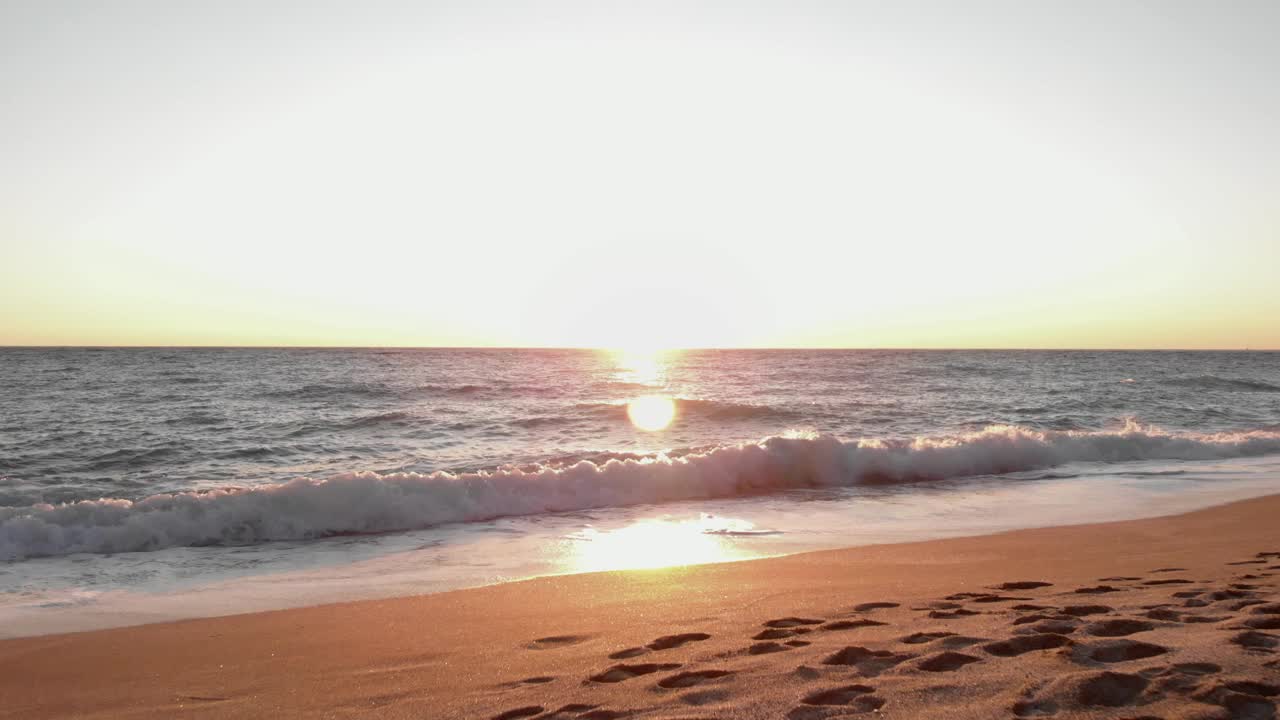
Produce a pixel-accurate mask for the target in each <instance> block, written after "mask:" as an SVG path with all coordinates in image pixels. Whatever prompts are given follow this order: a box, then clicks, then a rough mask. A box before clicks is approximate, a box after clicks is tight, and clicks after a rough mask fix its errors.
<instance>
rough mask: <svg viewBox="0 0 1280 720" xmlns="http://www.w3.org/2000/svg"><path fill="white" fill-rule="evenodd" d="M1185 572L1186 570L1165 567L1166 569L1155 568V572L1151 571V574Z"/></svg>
mask: <svg viewBox="0 0 1280 720" xmlns="http://www.w3.org/2000/svg"><path fill="white" fill-rule="evenodd" d="M1186 571H1187V569H1186V568H1180V567H1167V568H1156V569H1155V570H1152V571H1151V572H1153V573H1166V572H1186Z"/></svg>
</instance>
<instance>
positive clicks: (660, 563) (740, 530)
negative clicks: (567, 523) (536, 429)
mask: <svg viewBox="0 0 1280 720" xmlns="http://www.w3.org/2000/svg"><path fill="white" fill-rule="evenodd" d="M764 534H771V533H770V532H769V531H759V530H756V529H755V528H754V527H753V526H752V525H751V523H748V522H746V521H743V520H725V519H721V518H716V517H712V516H709V515H704V516H703V517H702V518H700V519H698V520H668V519H655V520H641V521H638V522H635V523H632V524H630V525H627V526H625V527H621V528H617V529H614V530H597V529H595V528H591V527H588V528H585V529H583V530H580V531H578V532H575V533H573V534H572V535H569V536H568V538H567V539H568V540H569V543H568V544H567V545H566V552H565V556H564V562H565V564H566V565H567V566H568V571H569V572H595V571H600V570H638V569H644V568H663V567H677V566H680V565H697V564H702V563H716V562H728V561H731V560H746V559H749V558H754V557H760V556H761V555H760V553H757V552H753V551H751V550H750V549H747V548H744V547H742V546H741V545H740V543H739V542H738V540H739V539H740V536H742V535H764Z"/></svg>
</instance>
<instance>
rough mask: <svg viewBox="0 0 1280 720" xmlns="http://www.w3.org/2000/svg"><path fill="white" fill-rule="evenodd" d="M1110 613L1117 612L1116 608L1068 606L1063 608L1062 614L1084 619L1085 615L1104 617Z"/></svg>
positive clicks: (1105, 606) (1106, 606)
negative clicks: (1103, 615)
mask: <svg viewBox="0 0 1280 720" xmlns="http://www.w3.org/2000/svg"><path fill="white" fill-rule="evenodd" d="M1109 612H1115V608H1113V607H1110V606H1108V605H1068V606H1066V607H1064V608H1062V614H1064V615H1074V616H1076V617H1084V616H1085V615H1102V614H1105V613H1109Z"/></svg>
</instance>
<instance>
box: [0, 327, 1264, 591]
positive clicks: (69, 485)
mask: <svg viewBox="0 0 1280 720" xmlns="http://www.w3.org/2000/svg"><path fill="white" fill-rule="evenodd" d="M650 396H657V397H662V398H671V399H672V400H673V401H674V409H675V417H674V420H673V421H672V422H671V424H670V425H669V426H667V427H666V428H665V429H662V430H658V431H646V430H642V429H639V428H637V427H636V426H635V425H634V424H633V423H632V422H631V421H630V419H629V417H628V412H627V409H628V403H630V402H632V401H634V400H635V399H637V398H641V397H650ZM1277 454H1280V353H1267V352H1087V351H892V350H876V351H868V350H849V351H791V350H760V351H752V350H706V351H683V352H664V353H642V352H633V353H628V352H604V351H589V350H468V349H449V350H444V349H439V350H437V349H431V350H428V349H421V350H413V349H350V350H344V349H335V350H329V349H164V348H152V349H97V348H67V349H37V348H8V349H0V568H3V570H0V590H5V591H9V592H16V593H18V595H23V596H32V597H35V596H41V597H43V596H42V595H41V593H43V592H44V591H46V590H48V589H49V588H50V587H53V586H57V587H59V588H63V589H67V588H73V587H75V586H76V582H73V581H71V580H68V579H67V578H68V577H72V576H73V575H74V573H68V572H66V566H65V565H58V564H57V563H58V562H59V561H58V558H65V559H66V560H65V562H77V563H80V565H81V566H84V565H85V563H87V564H88V565H89V566H92V567H93V568H96V569H97V570H98V571H99V572H97V573H88V574H89V575H92V576H93V577H94V578H96V579H94V580H90V581H84V580H81V581H78V582H80V583H81V585H83V586H86V587H87V586H93V585H94V583H95V582H98V580H102V578H106V580H102V582H105V583H107V585H109V586H110V587H112V588H117V589H118V588H120V587H129V585H130V582H131V581H130V580H129V578H143V580H144V581H145V579H146V578H147V577H150V576H149V575H148V573H151V575H155V573H157V572H159V573H160V574H161V575H165V576H166V577H169V576H173V575H179V576H182V577H187V578H190V577H200V576H204V575H208V576H209V577H214V576H217V577H222V576H221V575H219V573H221V572H222V571H223V570H225V569H226V568H227V567H229V566H236V564H237V558H241V559H243V558H245V557H247V556H248V555H253V557H254V563H255V564H259V565H260V564H264V563H265V565H268V566H273V563H274V564H277V565H278V564H280V563H281V562H283V561H282V558H284V557H286V556H287V557H288V558H289V562H287V563H285V564H286V565H288V566H289V567H305V566H308V562H306V561H300V560H299V558H303V557H310V558H313V559H314V556H317V555H319V554H322V555H324V556H325V557H326V558H328V560H326V562H332V561H333V557H334V556H338V557H345V558H346V560H352V559H355V560H359V559H363V558H366V557H368V556H370V555H377V556H379V557H381V556H384V555H386V554H387V553H389V552H399V551H402V550H404V548H405V547H408V546H412V547H415V548H417V547H420V546H421V547H428V546H429V547H432V548H435V549H436V551H437V552H438V553H446V554H447V553H448V552H458V551H460V549H461V548H464V547H468V545H467V542H463V541H462V540H460V539H459V538H463V537H469V538H472V539H475V538H480V537H481V536H480V535H477V534H476V533H481V532H482V531H483V532H485V533H492V532H498V528H506V531H505V532H508V534H510V535H512V536H513V537H514V536H519V537H524V538H533V537H538V538H542V540H541V541H540V542H543V541H546V539H547V538H551V539H552V540H555V541H556V542H569V543H571V544H573V545H574V546H575V547H581V546H583V545H584V544H590V543H592V542H596V543H597V545H596V546H597V547H605V545H603V544H601V543H600V542H599V540H600V536H598V535H591V533H593V532H599V531H600V530H601V528H606V529H610V531H616V530H621V529H624V528H625V526H627V524H628V523H632V522H635V521H637V520H643V519H644V518H653V517H667V516H668V515H670V514H671V513H675V514H676V515H678V516H679V517H682V518H701V519H700V520H698V521H697V522H698V523H700V524H699V525H698V528H699V529H698V532H699V533H700V534H712V535H717V536H719V537H721V538H752V539H750V540H745V539H744V540H741V541H740V542H745V543H750V542H755V543H758V544H760V546H759V547H756V548H754V549H752V550H751V551H750V552H748V553H746V554H747V555H758V554H769V553H774V552H778V551H789V550H792V549H796V548H795V547H792V546H789V545H788V544H787V543H788V542H793V541H796V540H797V538H799V537H801V536H802V535H803V532H809V533H814V532H818V531H817V530H815V529H814V528H812V527H809V528H801V527H800V526H801V525H804V524H805V523H804V522H803V521H796V522H795V525H796V526H795V527H784V526H785V525H786V523H787V521H786V518H789V517H790V518H792V519H793V520H795V517H796V516H795V513H796V512H797V511H798V509H800V508H806V509H805V510H804V511H803V512H804V513H807V514H809V515H810V516H811V517H819V518H822V520H821V523H819V524H822V523H825V524H823V525H822V527H823V528H825V530H822V532H828V531H829V532H828V534H829V535H830V537H827V538H826V539H825V540H823V541H822V542H817V543H808V544H805V543H801V546H802V547H800V549H804V548H807V547H813V546H823V545H833V544H839V543H840V542H842V541H841V540H839V538H843V541H848V540H850V539H851V538H853V534H856V533H857V532H859V531H861V530H865V529H866V528H868V527H871V526H872V525H873V524H874V523H873V519H872V518H871V517H870V516H869V515H867V513H866V512H865V511H866V510H867V509H868V508H871V507H875V503H877V502H884V501H885V498H891V499H892V504H893V507H896V508H898V509H899V510H901V511H902V512H903V513H905V514H903V515H902V517H903V518H908V520H904V521H903V522H904V523H906V524H910V523H912V522H915V523H917V524H919V523H923V522H935V523H936V522H937V517H939V515H938V513H943V512H944V510H940V509H939V508H943V509H945V508H948V507H950V508H952V509H954V510H955V511H956V512H960V511H961V509H962V508H963V507H964V506H965V503H966V502H970V501H974V502H978V501H976V500H974V498H977V497H979V494H974V493H975V492H978V491H975V490H974V488H980V489H981V490H980V496H981V497H984V498H987V499H988V500H990V498H993V497H999V498H1001V499H1000V503H1002V504H1003V503H1009V502H1012V503H1013V504H1012V506H1010V505H1003V507H1004V510H1003V512H1004V513H1006V515H1005V516H1001V515H1000V512H1001V511H1000V510H998V508H997V507H996V506H995V505H992V506H991V507H990V508H987V506H985V505H983V506H982V507H984V508H987V509H984V510H982V511H981V513H987V514H986V515H983V517H986V518H987V519H986V520H974V521H973V523H972V527H970V526H968V525H966V526H965V527H968V528H970V529H972V530H975V531H981V530H983V529H984V528H986V527H992V528H993V527H997V526H1000V527H1003V526H1016V525H1020V524H1027V521H1026V519H1025V518H1024V517H1022V514H1020V510H1019V509H1018V507H1017V504H1018V502H1019V501H1018V500H1017V499H1016V498H1017V497H1024V498H1026V504H1027V507H1031V506H1033V505H1035V502H1034V501H1033V500H1032V497H1033V495H1034V492H1037V491H1039V492H1044V491H1045V488H1048V487H1049V486H1050V485H1047V484H1046V483H1049V484H1052V483H1059V485H1055V486H1054V487H1059V486H1061V483H1064V482H1068V481H1070V482H1076V481H1079V482H1084V481H1085V479H1089V478H1093V479H1094V480H1092V481H1090V482H1092V483H1093V484H1091V485H1090V486H1089V487H1095V488H1110V489H1108V490H1107V492H1121V490H1122V489H1123V491H1124V492H1129V491H1133V492H1145V491H1146V490H1153V489H1155V488H1160V489H1161V491H1162V493H1164V495H1162V497H1163V496H1172V495H1176V494H1177V493H1179V492H1189V490H1188V488H1192V487H1194V488H1196V489H1198V490H1199V491H1203V490H1204V489H1205V488H1208V487H1227V486H1228V485H1229V483H1228V482H1227V481H1226V480H1222V479H1221V478H1224V477H1228V476H1229V477H1232V478H1236V479H1239V477H1240V476H1239V473H1237V472H1236V471H1237V470H1241V471H1242V472H1244V474H1245V475H1248V476H1249V479H1248V482H1249V483H1251V484H1250V486H1249V487H1250V488H1251V490H1250V491H1249V492H1251V493H1253V494H1257V493H1259V492H1263V491H1267V490H1268V489H1269V488H1270V489H1277V488H1280V483H1277V482H1276V481H1275V477H1274V476H1273V475H1270V474H1268V473H1269V472H1270V471H1269V470H1267V471H1266V472H1263V470H1260V469H1259V468H1262V469H1266V468H1269V467H1270V466H1269V465H1268V463H1269V462H1271V461H1272V460H1271V456H1273V455H1277ZM1259 463H1261V464H1259ZM1196 473H1200V474H1199V475H1196ZM1188 474H1191V475H1195V476H1196V477H1197V478H1199V479H1205V478H1209V479H1212V478H1213V477H1218V478H1219V481H1218V482H1217V483H1216V484H1215V483H1213V482H1208V481H1206V482H1208V484H1206V483H1194V484H1185V483H1184V484H1182V485H1180V484H1178V483H1175V482H1172V481H1171V480H1170V478H1178V477H1184V478H1185V477H1186V476H1188ZM1097 478H1112V479H1109V480H1097ZM975 483H976V484H975ZM1036 483H1039V485H1035V484H1036ZM1033 485H1034V487H1033ZM1061 487H1066V486H1061ZM1071 487H1073V488H1076V487H1082V486H1080V485H1071ZM1036 488H1039V490H1036ZM1015 490H1017V492H1021V493H1022V495H1021V496H1011V495H1009V493H1011V492H1014V491H1015ZM1064 492H1065V491H1064ZM1045 497H1046V498H1047V496H1045ZM1063 497H1064V495H1063V493H1062V492H1059V494H1058V495H1057V496H1055V499H1054V500H1052V501H1049V500H1045V503H1044V506H1045V507H1053V508H1058V510H1056V511H1055V512H1060V511H1061V509H1062V508H1063V507H1065V506H1066V505H1069V504H1070V502H1069V501H1066V500H1063V499H1062V498H1063ZM1136 497H1137V496H1133V497H1131V498H1130V499H1129V500H1127V501H1126V502H1130V503H1138V502H1141V501H1140V500H1138V499H1135V498H1136ZM1010 498H1013V499H1012V500H1010ZM1116 498H1119V496H1116ZM1042 499H1043V498H1042ZM1113 499H1114V498H1113ZM825 501H830V502H828V503H827V504H825V505H821V506H820V507H821V509H820V510H817V509H816V508H819V505H815V504H814V503H815V502H825ZM1116 501H1120V500H1118V499H1116ZM832 502H834V504H831V503H832ZM982 502H987V500H983V501H982ZM948 503H950V505H948ZM1076 504H1079V503H1076ZM978 505H981V502H978V504H977V505H972V504H971V506H970V508H971V509H972V508H977V507H978ZM926 506H927V507H928V508H930V510H929V511H928V512H923V513H918V514H913V513H914V512H915V510H910V511H907V510H902V508H916V509H918V508H922V507H926ZM1131 510H1135V512H1131V513H1130V514H1141V513H1140V510H1141V509H1140V508H1137V509H1134V508H1131ZM711 511H714V512H711ZM708 512H711V514H710V515H708ZM974 512H975V513H976V512H978V511H977V510H974ZM1027 512H1028V513H1029V512H1030V511H1029V510H1028V511H1027ZM681 513H683V515H681ZM726 513H728V515H729V516H730V517H728V518H727V519H725V515H726ZM735 513H736V514H737V515H740V516H743V517H747V516H749V517H752V518H754V521H753V522H746V521H743V522H737V520H736V519H735V518H734V517H732V516H733V515H734V514H735ZM890 514H891V513H890ZM673 517H674V516H673ZM707 517H713V518H717V519H715V520H712V521H709V522H708V521H707V519H706V518H707ZM881 517H885V515H884V514H883V513H881ZM930 517H931V518H934V519H933V520H927V519H923V518H930ZM957 517H958V516H957ZM975 517H977V516H975ZM1071 517H1072V518H1076V517H1077V516H1076V515H1072V516H1071ZM1080 517H1083V518H1085V519H1088V517H1092V516H1088V515H1087V514H1086V515H1081V516H1080ZM1053 520H1054V518H1053V517H1047V518H1041V519H1040V521H1041V522H1051V521H1053ZM673 522H684V520H679V519H678V518H677V520H674V521H673ZM761 522H765V523H767V524H768V527H766V528H764V529H761V528H760V524H761ZM855 526H856V527H855ZM548 528H554V530H548ZM757 531H759V537H753V535H754V534H755V533H756V532H757ZM842 532H843V533H844V535H840V533H842ZM415 533H417V535H414V534H415ZM423 533H425V534H426V535H430V536H431V537H430V538H427V539H424V538H425V537H426V536H425V535H423ZM584 533H585V535H584ZM677 534H678V533H677ZM908 535H909V533H908ZM837 536H838V538H837ZM860 537H861V536H860ZM894 537H897V536H894ZM335 538H336V539H337V540H336V542H339V543H347V545H345V546H339V545H337V544H335ZM362 538H374V540H370V541H365V540H363V539H362ZM833 538H837V539H833ZM352 539H355V540H356V542H354V543H352V542H350V541H351V540H352ZM861 539H862V540H876V538H875V537H870V536H867V537H861ZM419 541H421V542H419ZM468 542H469V541H468ZM637 542H639V543H641V544H645V543H648V542H649V540H648V539H637ZM414 543H418V544H416V545H415V544H414ZM423 543H425V544H423ZM402 544H407V545H402ZM544 544H545V542H544ZM845 544H851V543H849V542H846V543H845ZM357 546H358V547H360V548H365V549H366V550H367V549H368V548H369V547H370V546H377V547H378V548H379V549H378V550H377V551H376V552H372V551H370V552H369V553H365V550H341V549H339V548H340V547H348V548H351V547H357ZM531 547H533V546H532V545H530V544H528V543H526V544H525V545H523V546H522V548H523V549H522V550H521V551H520V552H524V553H525V554H526V555H529V554H530V553H533V554H535V555H536V554H537V552H538V551H535V550H530V548H531ZM620 547H621V545H618V544H617V543H615V545H614V546H613V549H612V550H611V552H614V553H618V552H622V551H621V550H619V548H620ZM253 548H260V550H253ZM184 549H186V550H184ZM491 551H492V550H491V549H490V550H479V549H476V548H475V547H473V548H472V555H474V554H475V553H484V552H491ZM504 552H506V551H504ZM183 553H187V554H185V555H184V554H183ZM193 553H194V554H193ZM255 553H256V555H255ZM263 553H266V554H267V555H270V558H268V559H264V558H265V557H266V555H264V554H263ZM344 553H348V555H347V556H344ZM361 553H365V554H361ZM197 554H198V556H199V557H198V559H197V558H195V555H197ZM517 555H519V553H517ZM521 557H523V556H521ZM94 558H98V559H97V560H95V559H94ZM712 559H714V558H712ZM346 560H343V561H346ZM437 560H438V557H437ZM474 561H475V558H474V557H469V558H468V559H467V560H465V561H459V562H463V564H467V563H474ZM534 564H535V565H536V564H537V563H534ZM633 564H634V563H633ZM640 564H643V562H640ZM126 565H127V566H128V568H129V570H128V571H126V570H124V569H121V568H124V567H125V566H126ZM444 565H448V563H444ZM160 566H163V567H165V568H167V570H163V571H160V570H156V568H157V567H160ZM598 566H599V567H610V566H611V565H610V564H609V563H608V562H603V561H602V562H601V563H600V564H599V565H598ZM576 567H578V568H579V569H582V568H585V569H592V568H594V567H596V566H594V565H591V564H590V563H588V564H585V565H584V564H583V563H578V564H577V565H576ZM113 568H114V570H113ZM140 568H141V569H140ZM441 572H444V571H441ZM495 572H496V576H501V577H508V576H519V575H522V574H529V573H528V572H527V571H526V570H522V569H520V568H506V569H504V570H502V571H501V572H497V571H495ZM113 573H117V574H113ZM139 573H140V574H139ZM463 574H464V575H465V573H463ZM50 578H61V579H60V580H57V581H56V582H55V581H54V580H50ZM475 579H482V580H488V579H492V578H490V577H487V576H486V577H485V578H475ZM460 582H461V583H462V584H466V583H467V582H469V581H465V580H464V581H460ZM59 583H61V584H59ZM144 584H145V583H144ZM455 584H457V583H455ZM24 593H25V595H24Z"/></svg>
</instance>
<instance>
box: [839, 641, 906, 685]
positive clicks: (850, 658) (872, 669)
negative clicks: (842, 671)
mask: <svg viewBox="0 0 1280 720" xmlns="http://www.w3.org/2000/svg"><path fill="white" fill-rule="evenodd" d="M914 657H915V655H909V654H905V653H894V652H890V651H888V650H870V649H868V648H864V647H861V646H858V645H850V646H848V647H845V648H843V649H841V650H839V651H837V652H835V653H833V654H831V655H828V656H827V657H826V658H824V659H823V660H822V664H823V665H843V666H852V667H856V668H858V672H860V673H861V674H862V675H864V676H866V677H875V676H876V675H879V674H880V673H882V672H884V671H885V670H888V669H889V668H891V667H893V666H895V665H897V664H899V663H902V662H905V661H907V660H910V659H912V658H914Z"/></svg>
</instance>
